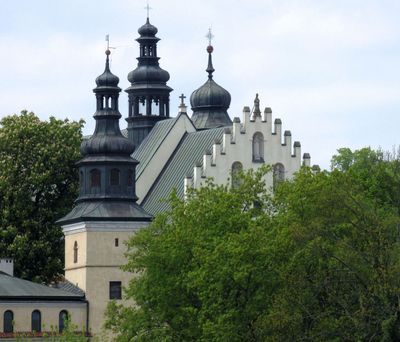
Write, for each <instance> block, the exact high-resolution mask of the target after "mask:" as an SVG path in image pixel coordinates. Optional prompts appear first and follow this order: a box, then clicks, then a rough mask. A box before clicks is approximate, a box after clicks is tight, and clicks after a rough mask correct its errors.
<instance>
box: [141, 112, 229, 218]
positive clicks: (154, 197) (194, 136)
mask: <svg viewBox="0 0 400 342" xmlns="http://www.w3.org/2000/svg"><path fill="white" fill-rule="evenodd" d="M165 121H167V120H165ZM165 121H164V122H165ZM224 130H225V127H221V128H214V129H209V130H203V131H197V132H193V133H187V134H186V135H185V136H184V137H183V139H182V140H181V142H180V144H179V145H178V146H177V148H176V149H175V151H174V153H173V154H172V156H171V157H170V159H169V160H168V162H167V163H166V165H165V166H164V168H163V170H162V171H161V173H160V175H159V176H158V178H157V180H156V181H155V182H154V184H153V186H152V187H151V189H150V190H149V192H148V193H147V195H146V197H145V198H144V199H143V202H142V203H141V205H142V206H143V208H144V209H145V210H146V211H148V212H149V213H151V214H153V215H155V214H157V213H160V212H163V211H165V210H168V203H166V202H165V199H166V198H168V197H169V195H170V193H171V191H172V190H173V189H174V188H175V189H176V191H177V194H178V196H179V197H182V198H183V195H184V179H185V176H186V175H190V176H193V168H194V166H195V164H196V163H201V164H202V162H203V154H204V152H205V151H206V150H211V148H212V146H213V144H214V141H215V140H216V139H218V140H221V139H222V135H223V132H224ZM148 137H150V134H149V136H148ZM146 139H147V138H146ZM149 143H150V141H149ZM142 145H146V143H145V141H143V143H142ZM135 158H137V157H135ZM138 160H139V161H140V162H141V160H140V159H139V158H138ZM139 165H140V164H139Z"/></svg>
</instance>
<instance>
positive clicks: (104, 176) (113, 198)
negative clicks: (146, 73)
mask: <svg viewBox="0 0 400 342" xmlns="http://www.w3.org/2000/svg"><path fill="white" fill-rule="evenodd" d="M109 55H110V51H109V50H108V49H107V51H106V56H107V57H106V66H105V70H104V72H103V74H101V75H100V76H99V77H97V79H96V84H97V86H96V88H94V90H93V92H94V93H95V96H96V112H95V114H94V116H93V117H94V119H95V120H96V128H95V131H94V133H93V135H92V136H91V137H90V138H89V139H87V140H84V141H83V142H82V144H81V154H82V159H81V160H80V161H78V163H77V166H78V167H79V180H80V187H79V197H78V199H77V200H76V202H75V203H76V205H75V207H74V208H73V209H72V210H71V212H70V213H69V214H67V215H66V216H65V217H63V218H62V219H61V220H59V221H58V223H59V224H60V225H61V226H62V228H63V232H64V235H65V278H66V279H67V280H68V281H70V282H71V283H73V284H74V285H77V286H78V287H79V288H81V289H82V290H83V291H84V292H85V296H86V299H87V300H88V302H89V317H88V322H89V323H88V324H89V327H88V328H89V329H90V330H91V332H92V333H94V334H97V333H99V332H100V331H101V327H102V324H103V322H104V311H105V309H106V307H107V304H108V302H109V301H110V300H111V299H115V300H122V288H123V286H127V285H128V281H129V279H130V278H131V277H132V275H131V274H128V273H126V272H123V271H122V270H121V269H120V266H122V265H123V264H125V263H126V259H125V257H124V254H125V252H126V248H125V244H124V243H123V242H124V241H126V240H128V239H129V237H130V236H131V235H132V234H133V233H135V231H137V230H138V229H140V228H142V227H144V226H146V225H148V224H149V222H150V221H151V219H152V217H151V215H150V214H148V213H147V212H146V211H145V210H144V209H142V208H141V206H140V205H138V204H137V203H136V201H137V196H136V192H135V168H136V165H137V164H138V161H137V160H135V159H133V158H132V157H131V154H132V152H133V150H134V145H133V142H132V141H130V140H129V139H127V138H125V137H124V136H123V135H122V133H121V131H120V127H119V119H120V118H121V114H120V112H119V110H118V97H119V93H120V91H121V89H120V88H119V87H118V82H119V79H118V77H117V76H115V75H113V74H112V73H111V71H110V61H109Z"/></svg>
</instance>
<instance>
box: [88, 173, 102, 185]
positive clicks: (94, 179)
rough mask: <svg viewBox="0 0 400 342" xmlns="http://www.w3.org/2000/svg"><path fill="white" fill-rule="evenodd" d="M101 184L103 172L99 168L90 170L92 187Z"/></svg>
mask: <svg viewBox="0 0 400 342" xmlns="http://www.w3.org/2000/svg"><path fill="white" fill-rule="evenodd" d="M100 186H101V173H100V170H98V169H93V170H91V171H90V187H91V188H97V187H100Z"/></svg>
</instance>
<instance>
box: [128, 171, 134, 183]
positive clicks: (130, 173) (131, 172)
mask: <svg viewBox="0 0 400 342" xmlns="http://www.w3.org/2000/svg"><path fill="white" fill-rule="evenodd" d="M127 183H128V184H127V185H128V186H133V170H128V179H127Z"/></svg>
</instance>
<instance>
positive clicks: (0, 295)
mask: <svg viewBox="0 0 400 342" xmlns="http://www.w3.org/2000/svg"><path fill="white" fill-rule="evenodd" d="M84 298H85V297H84V294H83V293H80V294H77V293H74V292H69V291H65V290H62V289H55V288H52V287H49V286H45V285H41V284H37V283H34V282H31V281H27V280H23V279H20V278H16V277H12V276H10V275H8V274H6V273H3V272H0V300H69V301H74V300H84Z"/></svg>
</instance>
